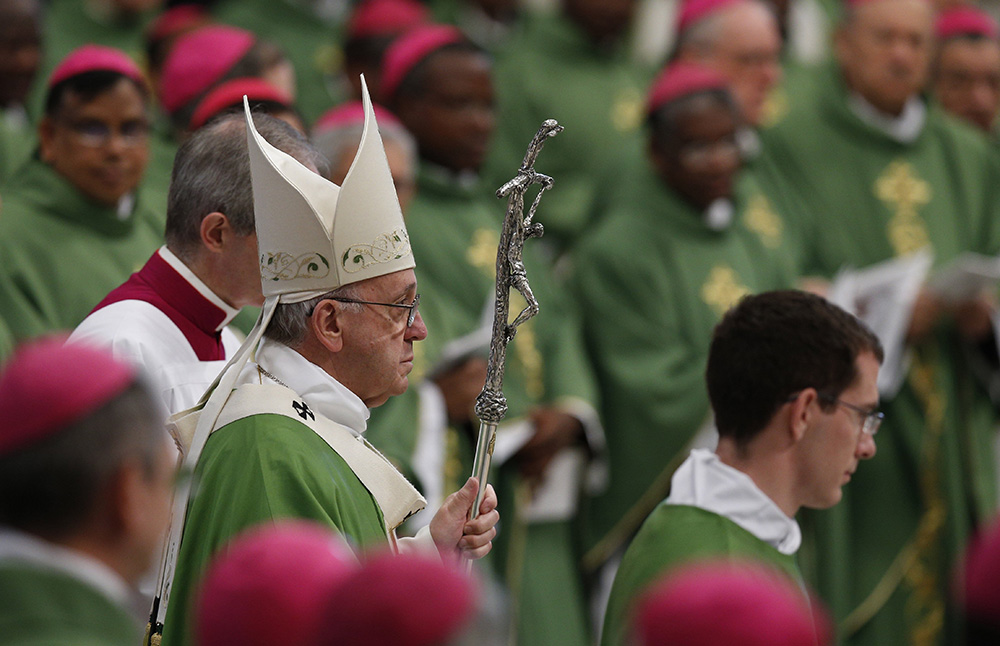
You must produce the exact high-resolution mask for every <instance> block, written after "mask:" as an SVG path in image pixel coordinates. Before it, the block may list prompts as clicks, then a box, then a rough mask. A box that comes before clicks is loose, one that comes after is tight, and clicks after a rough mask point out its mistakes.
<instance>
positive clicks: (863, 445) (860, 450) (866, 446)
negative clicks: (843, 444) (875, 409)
mask: <svg viewBox="0 0 1000 646" xmlns="http://www.w3.org/2000/svg"><path fill="white" fill-rule="evenodd" d="M876 451H877V448H876V447H875V436H874V435H869V434H868V433H865V432H864V431H862V432H861V437H860V438H859V439H858V447H857V449H855V451H854V454H855V455H856V456H857V458H858V459H859V460H870V459H872V458H873V457H875V452H876Z"/></svg>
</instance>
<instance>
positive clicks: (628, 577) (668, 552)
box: [601, 502, 802, 646]
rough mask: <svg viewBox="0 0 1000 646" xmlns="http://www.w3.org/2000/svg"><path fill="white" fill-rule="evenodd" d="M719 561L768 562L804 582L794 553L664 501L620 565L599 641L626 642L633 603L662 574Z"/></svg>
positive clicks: (719, 519)
mask: <svg viewBox="0 0 1000 646" xmlns="http://www.w3.org/2000/svg"><path fill="white" fill-rule="evenodd" d="M719 559H726V560H733V561H740V562H742V561H752V562H754V563H760V564H762V565H765V566H771V567H773V568H774V569H775V570H776V571H778V572H781V573H782V574H785V575H787V576H788V577H789V578H790V579H791V580H792V581H794V582H795V584H796V585H801V584H802V575H801V574H800V573H799V567H798V565H797V564H796V562H795V556H793V555H791V554H782V553H781V552H779V551H778V550H776V549H774V547H772V546H771V545H768V544H767V543H765V542H764V541H762V540H760V539H759V538H757V537H756V536H754V535H753V534H751V533H750V532H748V531H747V530H745V529H743V528H742V527H740V526H739V525H737V524H736V523H734V522H733V521H732V520H730V519H728V518H726V517H725V516H720V515H719V514H716V513H714V512H711V511H708V510H705V509H701V508H699V507H692V506H689V505H672V504H667V503H666V502H663V503H660V505H659V506H658V507H657V508H656V509H655V510H654V511H653V513H652V514H650V515H649V518H647V519H646V522H644V523H643V525H642V528H641V529H640V530H639V533H638V534H636V536H635V539H634V540H633V541H632V543H631V544H630V545H629V548H628V550H626V552H625V557H624V558H623V559H622V564H621V567H619V568H618V574H617V575H616V576H615V582H614V584H613V585H612V586H611V598H610V599H609V601H608V610H607V614H606V615H605V619H604V632H603V634H602V637H601V644H602V645H603V646H612V645H618V644H626V643H629V642H628V640H627V636H628V627H629V625H630V623H631V613H632V612H633V610H634V608H633V606H634V604H635V602H636V600H637V599H638V598H639V597H641V595H642V593H643V592H644V591H645V589H646V588H647V587H648V586H649V585H651V584H652V583H654V582H655V581H657V580H659V579H660V577H662V576H664V575H666V574H667V573H668V572H669V571H670V570H673V569H674V568H677V567H680V566H682V565H686V564H689V563H694V562H697V561H702V560H713V561H715V560H719Z"/></svg>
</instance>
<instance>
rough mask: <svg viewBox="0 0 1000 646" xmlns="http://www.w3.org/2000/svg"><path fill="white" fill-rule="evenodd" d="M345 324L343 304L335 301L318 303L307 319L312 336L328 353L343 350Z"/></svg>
mask: <svg viewBox="0 0 1000 646" xmlns="http://www.w3.org/2000/svg"><path fill="white" fill-rule="evenodd" d="M345 322H346V319H345V316H344V307H343V304H341V303H338V302H337V301H320V302H319V303H318V304H317V305H316V309H314V310H313V313H312V315H311V316H310V317H309V327H310V330H311V331H312V334H313V336H314V337H315V338H316V340H317V341H319V342H320V343H321V344H322V345H323V347H324V348H326V349H327V350H329V351H330V352H340V351H341V350H342V349H343V348H344V323H345Z"/></svg>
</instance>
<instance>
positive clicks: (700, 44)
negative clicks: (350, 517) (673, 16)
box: [671, 0, 778, 58]
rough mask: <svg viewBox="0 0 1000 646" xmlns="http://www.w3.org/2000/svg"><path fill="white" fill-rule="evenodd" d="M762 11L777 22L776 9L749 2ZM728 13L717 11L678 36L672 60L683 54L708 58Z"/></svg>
mask: <svg viewBox="0 0 1000 646" xmlns="http://www.w3.org/2000/svg"><path fill="white" fill-rule="evenodd" d="M747 1H748V2H750V3H751V4H754V5H756V6H758V7H760V8H761V9H764V10H765V11H767V12H768V13H769V14H770V15H771V16H773V17H774V19H775V20H777V17H778V16H777V13H776V12H775V10H774V7H773V6H772V5H771V4H770V3H768V2H764V1H763V0H747ZM726 17H727V16H726V11H716V12H714V13H711V14H709V15H708V16H705V17H704V18H702V19H701V20H699V21H698V22H696V23H695V24H694V25H692V26H691V27H689V28H687V29H685V30H684V31H683V32H681V33H680V34H678V35H677V43H676V45H675V47H674V54H673V56H671V58H676V57H677V56H679V55H681V54H682V53H685V52H689V53H691V54H694V55H696V56H706V55H709V54H711V53H712V52H713V51H715V48H716V47H717V46H718V44H719V39H720V38H721V37H722V23H723V22H724V21H725V19H726Z"/></svg>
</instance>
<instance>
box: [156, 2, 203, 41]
mask: <svg viewBox="0 0 1000 646" xmlns="http://www.w3.org/2000/svg"><path fill="white" fill-rule="evenodd" d="M210 20H211V16H210V15H209V13H208V11H206V10H205V8H204V7H203V6H202V5H194V4H182V5H178V6H176V7H171V8H170V9H167V10H166V11H164V12H163V13H161V14H160V15H159V16H157V17H156V18H155V19H154V20H153V22H151V23H149V27H147V28H146V40H151V41H158V40H163V39H164V38H170V37H172V36H175V35H177V34H180V33H182V32H185V31H189V30H190V29H192V28H194V27H197V26H199V25H203V24H205V23H207V22H209V21H210Z"/></svg>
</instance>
